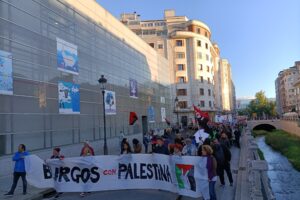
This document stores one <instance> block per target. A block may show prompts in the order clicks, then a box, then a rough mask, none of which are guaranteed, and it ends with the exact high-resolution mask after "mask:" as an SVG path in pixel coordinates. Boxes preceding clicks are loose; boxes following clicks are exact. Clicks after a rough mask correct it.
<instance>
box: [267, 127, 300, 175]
mask: <svg viewBox="0 0 300 200" xmlns="http://www.w3.org/2000/svg"><path fill="white" fill-rule="evenodd" d="M266 143H267V144H268V145H270V146H271V147H272V148H273V149H275V150H277V151H279V152H281V153H282V154H283V155H284V156H286V157H287V159H288V160H289V161H290V162H291V163H292V165H293V166H294V167H295V168H296V169H297V170H298V171H300V138H299V137H297V136H294V135H291V134H289V133H287V132H285V131H282V130H275V131H272V132H269V133H268V134H266Z"/></svg>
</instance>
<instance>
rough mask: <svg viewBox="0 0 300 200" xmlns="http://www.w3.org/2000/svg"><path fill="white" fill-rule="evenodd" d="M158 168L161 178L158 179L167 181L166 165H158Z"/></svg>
mask: <svg viewBox="0 0 300 200" xmlns="http://www.w3.org/2000/svg"><path fill="white" fill-rule="evenodd" d="M159 169H160V171H161V179H160V180H165V181H168V180H167V175H166V166H165V165H164V166H161V165H159Z"/></svg>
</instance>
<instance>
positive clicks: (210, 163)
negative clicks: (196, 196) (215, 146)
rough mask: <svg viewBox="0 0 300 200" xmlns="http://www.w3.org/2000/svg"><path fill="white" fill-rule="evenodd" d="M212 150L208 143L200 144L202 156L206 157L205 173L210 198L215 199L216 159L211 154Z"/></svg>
mask: <svg viewBox="0 0 300 200" xmlns="http://www.w3.org/2000/svg"><path fill="white" fill-rule="evenodd" d="M212 154H213V150H212V148H211V147H210V146H209V145H202V156H204V157H207V164H206V168H207V175H208V182H209V196H210V200H217V196H216V190H215V184H216V181H217V161H216V159H215V157H214V156H213V155H212Z"/></svg>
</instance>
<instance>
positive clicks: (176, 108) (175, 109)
mask: <svg viewBox="0 0 300 200" xmlns="http://www.w3.org/2000/svg"><path fill="white" fill-rule="evenodd" d="M174 101H175V102H174V103H175V108H174V111H175V113H176V115H177V126H178V125H179V118H178V97H177V96H176V98H175V100H174Z"/></svg>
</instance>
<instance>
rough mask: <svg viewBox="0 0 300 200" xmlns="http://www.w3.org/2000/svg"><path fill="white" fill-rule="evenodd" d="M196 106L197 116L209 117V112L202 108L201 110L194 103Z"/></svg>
mask: <svg viewBox="0 0 300 200" xmlns="http://www.w3.org/2000/svg"><path fill="white" fill-rule="evenodd" d="M193 107H194V112H195V114H196V118H198V119H199V118H206V119H209V115H208V112H203V111H202V110H200V108H198V107H196V106H195V105H193Z"/></svg>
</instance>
